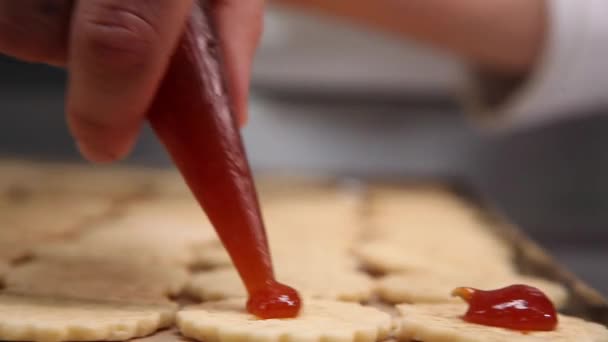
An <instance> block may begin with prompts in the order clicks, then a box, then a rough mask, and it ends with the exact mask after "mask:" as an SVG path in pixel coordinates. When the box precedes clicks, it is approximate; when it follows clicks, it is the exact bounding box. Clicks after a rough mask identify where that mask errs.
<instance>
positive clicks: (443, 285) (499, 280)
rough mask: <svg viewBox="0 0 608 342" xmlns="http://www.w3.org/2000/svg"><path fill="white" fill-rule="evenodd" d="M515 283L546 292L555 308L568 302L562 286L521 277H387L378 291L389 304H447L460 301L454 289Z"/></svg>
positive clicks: (421, 274) (483, 287) (411, 275)
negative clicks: (455, 296) (453, 293)
mask: <svg viewBox="0 0 608 342" xmlns="http://www.w3.org/2000/svg"><path fill="white" fill-rule="evenodd" d="M514 284H524V285H530V286H534V287H536V288H539V289H540V290H541V291H543V292H544V293H545V294H546V295H547V296H548V297H549V298H550V299H551V300H552V301H553V304H554V305H555V306H556V307H558V308H559V307H563V306H564V305H565V304H566V300H567V299H568V292H567V290H566V289H565V288H564V287H563V286H562V285H560V284H557V283H554V282H551V281H548V280H544V279H540V278H535V277H527V276H521V275H516V274H513V275H508V276H497V277H494V276H491V275H488V276H485V277H471V276H467V274H466V273H463V274H462V275H461V276H445V275H439V274H433V273H429V272H421V273H410V274H394V275H388V276H386V277H384V278H382V279H380V280H379V281H378V284H377V292H378V295H379V296H380V298H381V299H383V300H385V301H387V302H390V303H410V304H417V303H445V302H451V301H460V300H461V299H460V298H454V297H452V296H451V292H452V290H453V289H455V288H457V287H461V286H466V287H473V288H477V289H480V290H495V289H499V288H503V287H506V286H509V285H514Z"/></svg>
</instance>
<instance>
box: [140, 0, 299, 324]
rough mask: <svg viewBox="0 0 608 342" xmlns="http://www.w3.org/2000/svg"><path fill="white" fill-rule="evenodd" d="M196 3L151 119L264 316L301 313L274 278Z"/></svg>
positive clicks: (293, 295) (254, 309) (254, 308)
mask: <svg viewBox="0 0 608 342" xmlns="http://www.w3.org/2000/svg"><path fill="white" fill-rule="evenodd" d="M213 38H214V36H213V34H212V31H211V27H210V25H209V21H208V19H207V17H206V15H205V13H204V11H203V10H202V9H201V8H199V7H198V5H197V7H195V9H194V11H193V14H192V16H191V18H190V20H189V22H188V25H187V27H186V28H185V32H184V35H183V38H182V41H181V43H180V45H179V46H178V48H177V50H176V52H175V55H174V56H173V58H172V60H171V62H170V64H169V69H168V71H167V74H166V76H165V79H164V80H163V82H162V83H161V86H160V89H159V91H158V94H157V96H156V98H155V100H154V102H153V103H152V106H151V107H150V111H149V114H148V118H149V120H150V123H151V125H152V127H153V129H154V130H155V132H156V134H157V135H158V136H159V138H160V140H161V142H162V143H163V144H164V145H165V147H166V148H167V150H168V152H169V154H170V155H171V158H172V159H173V161H174V162H175V164H176V165H177V167H178V168H179V170H180V172H181V173H182V175H183V177H184V179H185V180H186V183H187V184H188V186H189V188H190V189H191V191H192V192H193V194H194V195H195V197H196V199H197V200H198V202H199V203H200V205H201V207H202V208H203V209H204V211H205V212H206V214H207V216H208V217H209V220H210V221H211V223H212V224H213V226H214V227H215V230H216V231H217V233H218V236H219V237H220V240H221V241H222V243H223V245H224V247H225V248H226V250H227V251H228V253H229V254H230V257H231V258H232V261H233V262H234V265H235V267H236V269H237V270H238V272H239V275H240V276H241V279H242V280H243V282H244V284H245V287H246V288H247V291H248V293H249V296H250V300H249V304H248V309H249V310H250V312H251V313H252V314H255V315H257V316H259V317H261V318H289V317H294V316H296V315H297V314H298V312H299V308H300V298H299V296H298V293H297V292H296V291H295V290H294V289H292V288H290V287H288V286H285V285H282V284H279V283H277V282H276V281H275V279H274V273H273V268H272V262H271V258H270V253H269V250H268V242H267V239H266V233H265V229H264V224H263V222H262V216H261V213H260V208H259V204H258V199H257V194H256V191H255V186H254V184H253V180H252V177H251V171H250V169H249V163H248V162H247V159H246V157H245V150H244V148H243V144H242V141H241V135H240V131H239V128H238V127H237V124H236V120H235V118H234V117H233V115H232V112H231V110H230V108H229V105H228V99H227V96H226V93H225V91H224V84H223V82H222V77H221V72H220V70H221V66H220V65H219V62H218V58H217V56H218V51H217V44H216V42H215V40H214V39H213Z"/></svg>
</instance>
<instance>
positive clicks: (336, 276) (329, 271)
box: [186, 264, 373, 301]
mask: <svg viewBox="0 0 608 342" xmlns="http://www.w3.org/2000/svg"><path fill="white" fill-rule="evenodd" d="M276 273H277V280H279V281H281V282H284V283H286V284H289V285H291V286H293V287H295V288H296V289H298V291H299V292H300V293H301V294H302V295H303V296H305V297H312V298H323V299H337V300H343V301H363V300H366V299H368V298H369V297H370V295H371V292H372V287H373V282H372V280H371V279H370V278H369V277H368V276H367V275H366V274H363V273H359V272H356V271H353V270H348V269H341V268H340V269H338V268H333V267H332V268H325V267H322V266H320V264H317V265H314V266H313V265H311V266H309V267H307V268H302V267H297V266H294V265H292V267H291V268H289V269H286V268H277V272H276ZM186 291H187V293H188V294H189V295H191V296H194V297H196V298H199V299H201V300H218V299H225V298H235V297H241V298H242V297H245V296H246V295H247V293H246V291H245V287H244V286H243V283H242V282H241V280H240V278H239V277H238V274H237V272H236V271H235V270H234V269H232V268H224V269H216V270H212V271H208V272H202V273H199V274H197V275H195V276H193V277H192V279H191V280H190V283H189V284H188V286H187V287H186Z"/></svg>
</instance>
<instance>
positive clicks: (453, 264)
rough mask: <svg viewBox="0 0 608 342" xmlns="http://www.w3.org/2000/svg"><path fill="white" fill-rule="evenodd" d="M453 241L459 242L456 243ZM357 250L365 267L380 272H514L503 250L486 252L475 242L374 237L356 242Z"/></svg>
mask: <svg viewBox="0 0 608 342" xmlns="http://www.w3.org/2000/svg"><path fill="white" fill-rule="evenodd" d="M450 239H451V240H453V239H452V238H451V237H450ZM453 243H455V244H456V245H457V246H453V245H452V244H453ZM473 246H474V247H473ZM355 254H356V255H357V256H358V257H359V260H360V261H361V262H362V263H363V265H364V266H365V267H366V268H368V269H370V270H372V271H376V272H381V273H395V272H396V273H399V272H431V273H439V274H456V275H458V274H461V273H463V272H467V274H469V275H477V274H478V275H483V276H494V275H511V274H513V273H514V272H515V270H514V266H513V265H512V263H511V262H510V261H508V260H506V259H505V258H504V256H503V255H502V254H500V253H498V254H493V253H492V252H488V253H483V252H481V251H479V250H477V246H476V245H472V246H471V245H461V244H460V243H459V242H454V241H450V243H449V244H446V243H445V241H444V242H443V244H442V246H440V245H438V244H435V245H424V244H423V245H412V244H407V243H403V244H397V243H394V242H388V241H371V242H366V243H362V244H360V245H359V246H356V247H355ZM464 270H466V271H464Z"/></svg>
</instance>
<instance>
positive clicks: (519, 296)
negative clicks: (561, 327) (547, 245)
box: [452, 285, 557, 331]
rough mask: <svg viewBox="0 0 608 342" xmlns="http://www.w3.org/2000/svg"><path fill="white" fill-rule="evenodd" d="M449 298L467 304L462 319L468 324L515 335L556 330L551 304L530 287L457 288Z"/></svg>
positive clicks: (553, 309) (555, 317) (542, 294)
mask: <svg viewBox="0 0 608 342" xmlns="http://www.w3.org/2000/svg"><path fill="white" fill-rule="evenodd" d="M452 295H454V296H458V297H461V298H462V299H464V301H466V302H467V303H468V304H469V309H468V311H467V312H466V314H465V315H464V317H463V319H464V320H465V321H467V322H470V323H476V324H482V325H488V326H493V327H500V328H507V329H512V330H519V331H551V330H554V329H555V327H556V326H557V312H556V311H555V307H554V306H553V303H552V302H551V300H550V299H549V298H547V296H546V295H545V294H544V293H542V292H541V291H540V290H539V289H537V288H534V287H531V286H527V285H512V286H508V287H505V288H502V289H499V290H493V291H482V290H477V289H473V288H469V287H459V288H457V289H455V290H454V291H453V292H452Z"/></svg>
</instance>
